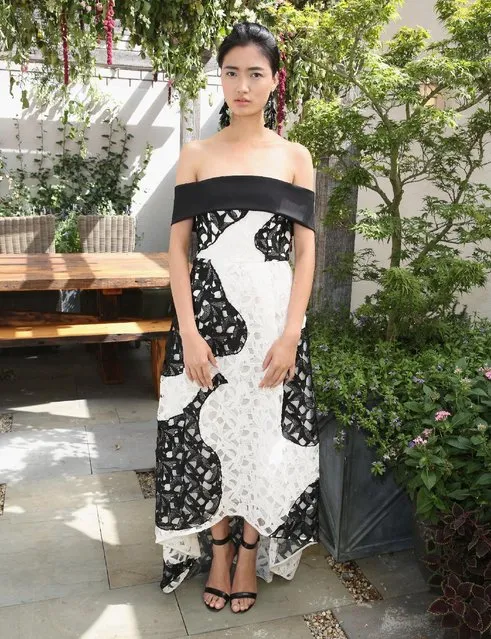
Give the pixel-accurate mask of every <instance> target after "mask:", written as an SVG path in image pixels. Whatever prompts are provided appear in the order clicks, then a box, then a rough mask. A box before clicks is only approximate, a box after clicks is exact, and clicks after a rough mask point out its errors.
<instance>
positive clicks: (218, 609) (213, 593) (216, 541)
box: [203, 535, 232, 612]
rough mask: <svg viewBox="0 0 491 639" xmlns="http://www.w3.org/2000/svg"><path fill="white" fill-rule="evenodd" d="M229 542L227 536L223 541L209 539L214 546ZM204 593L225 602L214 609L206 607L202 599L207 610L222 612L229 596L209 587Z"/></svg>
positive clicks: (213, 607) (228, 536)
mask: <svg viewBox="0 0 491 639" xmlns="http://www.w3.org/2000/svg"><path fill="white" fill-rule="evenodd" d="M229 541H232V537H231V536H230V535H227V536H226V537H225V539H213V537H212V538H211V543H212V544H214V545H215V546H224V545H225V544H228V542H229ZM204 592H206V593H207V594H209V595H215V597H220V599H223V600H224V601H225V603H224V604H223V606H222V607H221V608H215V606H210V605H208V604H207V603H206V601H205V600H204V599H203V603H204V604H205V606H206V607H207V608H208V610H213V612H220V610H223V609H224V608H225V606H226V605H227V604H228V602H229V601H230V595H229V594H228V593H226V592H223V590H218V588H211V587H210V586H206V588H205V590H204Z"/></svg>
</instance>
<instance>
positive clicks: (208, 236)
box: [193, 209, 249, 251]
mask: <svg viewBox="0 0 491 639" xmlns="http://www.w3.org/2000/svg"><path fill="white" fill-rule="evenodd" d="M248 212H249V211H248V209H228V210H226V211H207V212H206V213H201V214H200V215H198V216H197V217H196V218H195V219H194V225H193V230H195V231H196V237H197V242H198V251H202V250H204V249H205V248H208V247H209V246H210V245H211V244H213V242H216V240H217V239H218V238H219V237H220V235H221V234H222V233H223V231H225V229H226V228H227V227H228V226H230V225H231V224H234V223H235V222H238V221H239V220H241V219H242V218H243V217H245V216H246V215H247V213H248Z"/></svg>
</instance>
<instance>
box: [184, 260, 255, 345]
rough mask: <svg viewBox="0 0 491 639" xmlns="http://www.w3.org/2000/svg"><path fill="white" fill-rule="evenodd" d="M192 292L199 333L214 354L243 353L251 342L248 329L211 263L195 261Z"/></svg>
mask: <svg viewBox="0 0 491 639" xmlns="http://www.w3.org/2000/svg"><path fill="white" fill-rule="evenodd" d="M191 288H192V293H193V305H194V313H195V317H196V324H197V326H198V331H199V333H200V335H202V336H203V337H204V338H205V340H206V341H207V342H208V344H209V346H210V348H211V350H212V351H213V354H214V355H215V356H219V357H221V356H225V355H235V354H236V353H239V352H240V351H241V350H242V348H243V347H244V344H245V343H246V340H247V326H246V323H245V321H244V319H243V317H242V315H241V314H240V313H239V312H238V311H237V310H236V309H235V308H234V307H233V306H232V304H230V302H229V301H228V300H227V298H226V296H225V291H224V290H223V287H222V283H221V282H220V278H219V277H218V273H217V272H216V271H215V269H214V268H213V266H212V264H211V262H210V261H209V260H202V259H199V258H197V259H195V261H194V264H193V268H192V271H191Z"/></svg>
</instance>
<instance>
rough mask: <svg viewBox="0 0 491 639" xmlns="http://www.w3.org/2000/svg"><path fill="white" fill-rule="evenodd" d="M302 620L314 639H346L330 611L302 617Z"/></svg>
mask: <svg viewBox="0 0 491 639" xmlns="http://www.w3.org/2000/svg"><path fill="white" fill-rule="evenodd" d="M304 620H305V623H306V624H307V626H308V627H309V630H310V632H311V633H312V636H313V637H314V639H348V637H347V636H346V635H345V634H344V632H343V630H342V629H341V626H340V625H339V622H338V620H337V619H336V617H335V616H334V615H333V613H332V612H331V611H330V610H323V611H322V612H313V613H312V614H310V615H304Z"/></svg>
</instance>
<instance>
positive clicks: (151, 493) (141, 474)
mask: <svg viewBox="0 0 491 639" xmlns="http://www.w3.org/2000/svg"><path fill="white" fill-rule="evenodd" d="M136 475H137V477H138V481H139V482H140V487H141V489H142V493H143V496H144V497H145V499H149V498H150V497H155V471H154V470H149V471H139V470H137V471H136Z"/></svg>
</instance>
